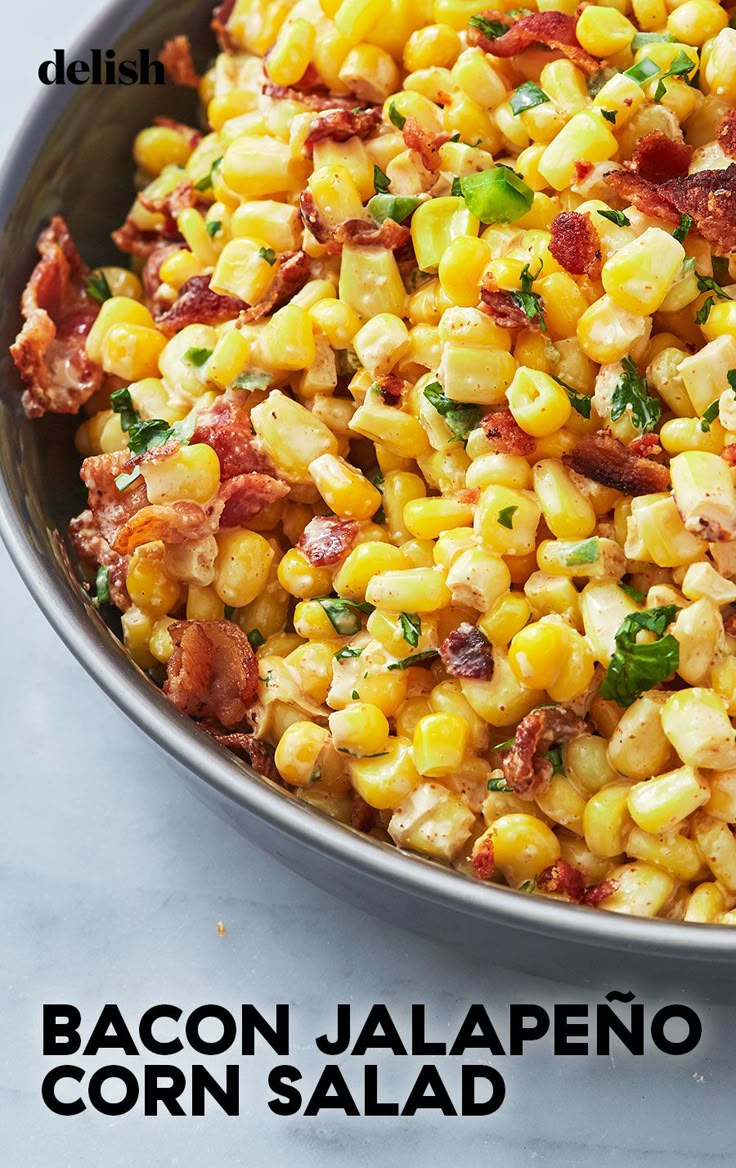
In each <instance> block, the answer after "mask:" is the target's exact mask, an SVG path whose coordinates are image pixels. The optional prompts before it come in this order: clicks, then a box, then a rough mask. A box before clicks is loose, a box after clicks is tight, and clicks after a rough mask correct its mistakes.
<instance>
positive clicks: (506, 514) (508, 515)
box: [496, 506, 519, 531]
mask: <svg viewBox="0 0 736 1168" xmlns="http://www.w3.org/2000/svg"><path fill="white" fill-rule="evenodd" d="M518 510H519V508H518V507H514V506H512V507H502V508H501V510H500V511H499V513H498V519H497V521H496V522H497V523H500V524H501V527H508V529H509V531H512V530H513V526H514V512H515V511H518Z"/></svg>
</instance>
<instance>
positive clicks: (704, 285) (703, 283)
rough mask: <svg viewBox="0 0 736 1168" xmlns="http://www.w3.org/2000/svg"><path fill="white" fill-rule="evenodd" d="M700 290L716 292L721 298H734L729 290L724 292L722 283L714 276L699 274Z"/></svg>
mask: <svg viewBox="0 0 736 1168" xmlns="http://www.w3.org/2000/svg"><path fill="white" fill-rule="evenodd" d="M698 291H699V292H715V294H716V296H717V297H718V299H719V300H733V296H729V294H728V292H724V291H723V289H722V288H721V286H720V284H716V282H715V280H714V279H713V277H712V276H698Z"/></svg>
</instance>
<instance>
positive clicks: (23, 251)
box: [0, 0, 736, 999]
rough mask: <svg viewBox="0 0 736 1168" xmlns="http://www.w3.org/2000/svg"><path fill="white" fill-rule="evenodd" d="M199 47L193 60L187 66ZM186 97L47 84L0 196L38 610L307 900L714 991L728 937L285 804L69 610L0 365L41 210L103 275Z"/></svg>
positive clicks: (0, 391) (130, 49)
mask: <svg viewBox="0 0 736 1168" xmlns="http://www.w3.org/2000/svg"><path fill="white" fill-rule="evenodd" d="M210 2H211V0H178V3H177V4H175V5H172V4H171V3H170V0H156V2H155V3H153V4H149V3H148V2H147V0H117V2H116V3H113V4H111V5H110V6H109V7H108V8H107V10H106V12H105V13H104V15H103V16H102V17H101V18H99V19H98V20H97V21H96V22H95V23H94V24H93V25H92V26H91V27H90V28H89V30H88V32H87V33H86V34H85V35H84V36H83V38H82V39H81V41H80V42H79V43H78V44H77V45H76V46H75V47H74V48H72V49H71V50H70V51H69V52H68V54H67V57H68V58H76V57H82V56H84V55H85V50H87V49H89V48H92V47H96V48H100V47H102V48H107V47H110V46H114V47H115V48H116V49H117V52H118V55H119V56H134V55H135V53H136V52H137V50H138V49H139V48H141V47H150V49H151V50H152V51H154V52H155V51H157V50H158V48H159V47H160V45H161V43H162V42H163V40H164V39H165V38H166V37H167V36H170V35H172V34H173V33H175V32H187V33H189V35H190V36H191V37H192V40H193V43H194V44H195V46H196V45H201V46H212V44H213V42H212V41H211V34H210V32H209V30H208V23H209V16H210V12H209V7H210ZM211 51H213V50H212V49H211V48H206V49H205V50H204V54H203V55H206V54H207V53H209V52H211ZM193 101H194V98H193V95H192V94H191V93H190V92H189V93H187V92H183V91H181V90H175V89H173V88H171V87H169V86H167V87H166V91H165V92H162V91H161V88H160V87H158V86H148V87H143V86H131V87H109V88H107V87H99V86H95V87H90V86H82V87H81V88H76V87H70V86H64V87H61V86H59V87H56V86H54V87H52V88H51V89H49V90H48V91H47V92H45V93H44V94H43V96H42V97H41V99H40V100H39V101H38V102H37V104H36V105H35V107H34V108H33V110H32V112H31V114H30V116H29V118H28V119H27V121H26V122H25V124H24V125H23V127H22V129H21V131H20V133H19V135H18V138H17V140H16V143H15V146H14V149H13V150H12V152H11V154H10V156H9V157H8V158H7V159H6V162H5V165H4V167H3V182H2V187H1V189H0V221H2V223H3V228H4V230H3V235H2V240H1V241H0V272H2V296H1V297H0V361H1V362H2V385H1V387H0V411H1V413H2V425H1V426H0V470H1V474H2V481H1V482H0V526H1V531H2V537H3V539H4V541H5V543H6V545H7V547H8V550H9V551H10V554H11V556H12V557H13V560H14V561H15V564H16V566H17V568H18V570H19V572H20V573H21V575H22V576H23V578H24V580H25V582H26V584H27V585H28V588H29V589H30V591H31V593H32V594H33V596H34V598H35V600H36V602H37V603H38V605H39V607H40V609H41V611H42V612H43V613H44V615H45V616H46V618H47V619H48V620H49V622H50V623H51V624H52V626H53V627H54V628H55V629H56V631H57V633H58V634H59V636H60V637H61V638H62V639H63V640H64V641H65V643H66V644H67V645H68V647H69V648H70V649H71V651H72V652H73V653H74V655H75V656H76V657H77V658H78V660H79V661H80V662H81V664H82V665H83V666H84V667H85V669H86V670H87V671H88V673H90V674H91V676H92V677H93V678H94V679H95V680H96V681H97V682H98V684H99V685H100V686H101V687H102V688H103V689H104V690H105V691H106V693H108V694H109V696H110V697H111V698H112V699H113V701H115V702H116V703H117V705H119V706H120V707H121V708H122V709H123V710H124V711H125V713H126V714H127V715H128V716H129V717H130V718H131V719H132V720H133V721H134V722H136V723H137V724H138V726H140V727H141V728H142V729H143V730H145V731H146V733H147V734H148V735H150V737H151V738H152V739H154V740H155V741H156V742H157V743H158V744H159V745H160V746H162V747H163V748H164V750H166V751H167V752H168V753H169V754H170V755H173V756H174V757H175V758H176V759H177V760H178V761H179V762H180V763H181V764H182V766H183V768H184V770H183V775H182V777H183V779H184V780H185V781H186V782H187V784H188V786H189V787H190V788H191V789H192V790H193V792H194V793H195V794H196V795H197V796H198V798H200V799H201V800H202V801H203V802H204V803H206V804H207V805H208V806H210V807H212V808H213V809H215V810H216V811H218V812H219V813H220V814H221V815H222V816H223V817H225V818H227V819H228V820H229V821H230V822H234V823H235V824H237V826H238V827H239V828H240V829H241V830H242V832H243V834H244V835H245V836H247V837H248V839H250V840H253V842H255V843H257V844H258V845H259V846H261V847H263V848H264V849H266V850H268V851H269V852H271V853H272V854H275V855H276V856H278V857H279V858H280V859H281V860H282V861H283V862H284V863H285V864H287V865H288V866H289V867H290V868H292V869H294V870H295V871H297V872H299V873H301V874H302V875H303V876H305V877H306V878H307V879H309V880H312V881H313V882H314V883H315V884H318V885H319V886H320V887H322V888H324V889H326V890H328V891H329V892H332V893H334V894H336V895H338V896H340V897H343V898H344V899H346V900H348V901H350V902H352V903H354V904H356V905H357V906H359V907H360V908H363V909H366V910H368V911H369V912H373V913H375V914H376V915H378V916H381V917H385V918H388V919H390V920H391V921H393V922H395V923H399V924H402V925H404V926H406V927H408V928H410V929H413V930H416V931H418V932H421V933H424V934H427V935H430V936H433V937H436V938H438V939H439V938H442V939H446V940H448V941H451V942H452V944H453V945H455V946H457V947H458V948H459V949H460V950H461V951H463V952H465V953H468V952H469V953H471V954H475V955H477V956H479V957H480V958H481V959H483V960H491V961H493V962H494V963H497V964H501V965H504V966H507V967H510V968H516V969H520V970H524V971H529V972H533V973H536V974H541V975H543V976H547V977H550V978H556V979H561V980H572V981H576V982H578V983H580V982H592V983H594V984H607V985H609V986H610V985H611V984H619V983H620V979H621V978H622V977H623V978H624V979H625V980H626V982H627V984H628V983H629V982H630V981H632V979H633V980H634V981H635V983H636V979H638V983H637V984H639V985H642V986H646V985H648V984H651V985H656V986H657V988H658V989H661V988H662V987H663V985H667V984H669V985H677V986H679V987H680V988H682V987H683V986H685V985H687V986H688V994H689V996H690V997H691V998H692V997H693V996H695V997H698V998H701V999H704V998H706V997H711V998H726V999H728V998H729V996H730V987H731V979H732V976H733V973H734V971H736V932H734V931H733V930H731V929H728V928H724V927H718V926H712V925H691V924H687V925H686V924H682V923H679V922H670V921H660V920H653V921H650V920H640V919H634V918H630V917H626V916H619V915H616V914H613V913H606V912H600V911H593V910H590V909H585V908H577V907H574V906H571V905H567V904H562V903H559V902H555V901H552V900H547V899H545V898H542V897H531V896H525V895H524V894H522V893H517V892H513V891H511V890H508V889H503V888H497V887H492V886H491V887H489V886H486V885H483V884H481V883H479V882H476V881H474V880H471V879H468V878H467V877H464V876H461V875H459V874H458V873H456V872H453V871H450V870H448V869H446V868H444V867H442V866H440V865H438V864H434V863H432V862H429V861H426V860H423V859H421V858H420V857H417V856H411V855H408V854H404V853H401V852H399V851H397V850H396V849H394V848H391V847H389V846H387V845H384V844H381V843H379V842H377V841H375V840H372V839H367V838H365V837H364V836H361V835H359V834H358V833H357V832H355V831H353V830H352V829H350V828H348V827H344V826H343V825H341V824H338V823H336V822H333V821H332V820H330V819H328V818H326V817H324V816H322V815H320V814H319V813H318V812H316V811H314V810H312V809H311V808H309V807H308V806H306V805H304V804H303V803H299V802H297V801H296V800H295V799H294V798H293V797H292V796H290V795H289V794H288V793H287V792H285V791H284V790H282V789H281V788H280V787H278V786H277V785H276V784H275V783H272V782H269V781H268V780H266V779H263V778H261V777H260V776H257V775H256V774H255V773H254V772H253V771H252V770H251V769H250V768H248V767H247V766H245V765H244V764H242V763H240V762H239V761H237V760H236V759H234V758H233V757H231V756H229V755H228V754H227V753H226V752H225V751H222V750H221V749H220V748H218V747H216V746H214V745H213V744H212V743H211V742H210V741H209V740H208V739H207V737H206V736H205V735H204V734H203V733H202V732H200V731H199V730H198V729H197V728H196V726H195V725H194V724H193V723H192V722H190V721H189V720H188V719H186V718H184V717H183V716H181V715H180V714H179V713H178V712H177V711H176V710H175V709H174V708H173V707H172V706H171V705H170V704H169V703H168V702H167V701H166V700H165V699H164V698H163V697H162V696H161V694H160V693H159V691H158V690H157V689H156V687H155V686H154V685H153V684H152V683H151V682H149V680H148V679H147V678H146V677H145V676H144V675H143V674H142V673H141V672H140V671H139V670H137V669H136V668H135V667H134V666H133V665H132V664H131V662H130V661H129V660H128V658H127V657H126V655H125V653H124V651H123V649H122V646H121V645H120V643H119V642H118V641H117V639H116V637H115V635H114V633H113V632H112V631H111V630H110V629H109V628H108V627H107V626H106V625H105V623H104V622H103V620H102V618H101V617H100V616H99V614H98V613H97V612H96V611H95V610H94V609H93V608H92V607H91V606H90V605H89V604H87V603H85V601H84V599H83V596H82V592H81V588H80V583H79V577H78V574H77V571H76V569H75V566H74V563H73V560H72V557H71V555H70V551H69V547H68V544H67V541H66V535H65V532H66V524H67V521H68V519H69V517H70V516H71V515H73V514H76V513H77V512H78V511H79V510H81V508H82V507H83V505H84V499H83V493H82V489H81V484H80V483H79V478H78V459H77V456H76V454H75V451H74V447H73V444H72V434H73V430H74V422H73V420H72V419H69V418H59V417H56V418H54V417H50V418H45V419H43V420H42V421H40V422H33V423H31V422H29V421H28V420H27V419H26V418H25V417H24V415H23V413H22V410H21V408H20V393H19V389H20V386H19V380H18V377H17V374H16V372H15V369H14V367H13V365H12V362H11V360H10V358H9V356H8V345H9V344H10V343H11V341H12V339H13V337H14V336H15V333H16V332H17V329H18V326H19V315H18V308H17V305H18V301H19V297H20V293H21V290H22V288H23V286H24V284H25V282H26V280H27V278H28V274H29V273H30V271H31V268H32V266H33V263H34V262H35V246H34V245H35V240H36V237H37V235H38V233H39V231H40V229H41V228H42V227H43V226H44V225H45V223H46V222H47V221H48V219H49V218H50V216H51V215H53V214H56V213H62V214H64V215H65V216H66V218H67V220H68V222H69V224H70V227H71V229H72V232H73V234H74V236H75V239H76V240H77V243H78V244H79V246H80V249H81V251H82V254H83V255H84V256H85V258H86V259H87V260H88V262H89V263H91V264H98V263H102V262H111V261H113V259H114V256H115V251H114V249H113V246H112V244H111V243H110V240H109V232H110V230H111V229H112V228H113V227H115V226H117V225H118V224H119V223H120V222H122V220H123V218H124V216H125V213H126V210H127V207H128V205H129V203H130V201H131V198H132V184H131V181H130V177H129V176H130V175H131V161H130V149H131V144H132V140H133V137H134V134H135V133H136V131H137V130H138V129H139V128H140V127H141V126H143V125H146V124H147V123H148V122H149V121H150V119H151V117H152V116H153V115H154V114H156V113H161V112H166V113H171V114H173V115H174V116H179V117H182V118H183V119H184V120H186V119H187V118H189V119H191V118H192V117H193V116H194V111H193Z"/></svg>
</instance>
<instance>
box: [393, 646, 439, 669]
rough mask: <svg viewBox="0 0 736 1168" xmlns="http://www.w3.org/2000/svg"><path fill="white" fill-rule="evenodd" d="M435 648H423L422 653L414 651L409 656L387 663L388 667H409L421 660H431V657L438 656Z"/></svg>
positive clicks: (419, 662) (419, 663)
mask: <svg viewBox="0 0 736 1168" xmlns="http://www.w3.org/2000/svg"><path fill="white" fill-rule="evenodd" d="M438 656H439V652H438V650H437V649H425V650H424V652H423V653H414V654H413V655H412V656H411V657H403V658H402V660H401V661H394V662H393V664H391V665H389V667H388V668H389V669H410V668H411V666H412V665H421V663H422V661H431V660H432V658H433V657H438Z"/></svg>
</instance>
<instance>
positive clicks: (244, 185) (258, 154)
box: [215, 134, 305, 199]
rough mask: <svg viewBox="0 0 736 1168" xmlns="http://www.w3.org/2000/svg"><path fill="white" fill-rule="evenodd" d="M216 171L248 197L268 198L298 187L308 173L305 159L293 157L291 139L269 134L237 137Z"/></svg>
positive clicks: (240, 194)
mask: <svg viewBox="0 0 736 1168" xmlns="http://www.w3.org/2000/svg"><path fill="white" fill-rule="evenodd" d="M216 174H217V175H218V176H220V177H221V178H222V180H223V182H224V183H225V184H226V186H227V187H229V188H230V190H231V191H234V192H235V193H236V194H237V195H239V196H240V197H241V198H244V199H264V198H270V197H272V196H273V195H276V194H280V193H281V192H285V191H294V190H298V189H299V187H300V186H301V185H302V183H303V180H304V177H305V175H304V163H303V161H302V160H301V159H300V158H296V159H295V158H293V157H292V155H291V151H290V150H289V145H288V143H287V142H280V141H279V140H278V138H271V137H269V136H267V135H265V134H241V135H240V136H239V137H237V138H236V139H235V141H234V142H232V143H231V145H230V146H228V148H227V150H226V151H225V154H224V156H223V159H222V165H221V166H220V167H218V168H217V170H216ZM216 189H217V188H216V187H215V190H216ZM218 197H220V196H218Z"/></svg>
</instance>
